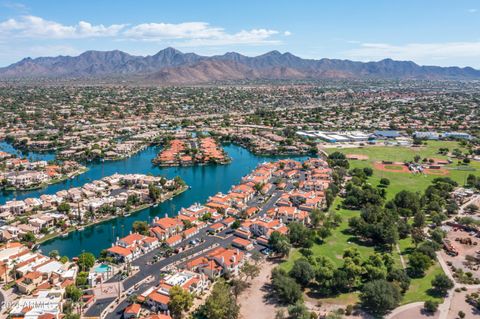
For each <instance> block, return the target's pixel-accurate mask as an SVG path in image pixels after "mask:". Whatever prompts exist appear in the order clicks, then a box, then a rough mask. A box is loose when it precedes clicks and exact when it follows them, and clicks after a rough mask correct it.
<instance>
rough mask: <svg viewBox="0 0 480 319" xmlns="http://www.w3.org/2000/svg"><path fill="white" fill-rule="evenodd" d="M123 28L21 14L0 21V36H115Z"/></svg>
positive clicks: (66, 37) (119, 25) (120, 25)
mask: <svg viewBox="0 0 480 319" xmlns="http://www.w3.org/2000/svg"><path fill="white" fill-rule="evenodd" d="M123 28H125V25H122V24H112V25H110V26H104V25H102V24H100V25H91V24H90V23H88V22H84V21H80V22H79V23H78V24H76V25H72V26H68V25H63V24H60V23H58V22H54V21H49V20H45V19H43V18H40V17H36V16H31V15H27V16H21V17H20V18H17V19H8V20H5V21H3V22H0V38H48V39H52V38H53V39H68V38H87V37H104V36H115V35H117V34H118V33H119V31H120V30H122V29H123Z"/></svg>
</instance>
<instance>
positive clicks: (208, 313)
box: [198, 279, 240, 319]
mask: <svg viewBox="0 0 480 319" xmlns="http://www.w3.org/2000/svg"><path fill="white" fill-rule="evenodd" d="M239 312H240V307H239V306H238V305H237V302H236V300H235V297H234V296H233V294H232V292H231V290H230V286H229V285H228V284H227V283H226V282H225V280H223V279H220V280H218V281H217V283H215V285H214V286H213V290H212V293H211V294H210V296H208V298H207V300H206V301H205V304H203V305H202V306H201V307H200V308H199V310H198V314H199V315H200V316H202V317H203V318H208V319H237V318H238V315H239Z"/></svg>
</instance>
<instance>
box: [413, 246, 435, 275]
mask: <svg viewBox="0 0 480 319" xmlns="http://www.w3.org/2000/svg"><path fill="white" fill-rule="evenodd" d="M431 264H432V260H431V259H430V257H428V256H427V255H425V254H423V253H421V252H418V251H415V252H413V253H412V254H411V255H410V258H409V259H408V265H409V270H410V273H411V274H412V276H415V277H423V276H424V275H425V271H426V270H427V269H428V268H429V267H430V266H431Z"/></svg>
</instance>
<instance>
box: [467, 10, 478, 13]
mask: <svg viewBox="0 0 480 319" xmlns="http://www.w3.org/2000/svg"><path fill="white" fill-rule="evenodd" d="M477 11H478V10H477V9H468V12H469V13H475V12H477Z"/></svg>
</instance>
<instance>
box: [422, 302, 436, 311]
mask: <svg viewBox="0 0 480 319" xmlns="http://www.w3.org/2000/svg"><path fill="white" fill-rule="evenodd" d="M423 309H425V311H426V312H429V313H435V312H436V311H437V309H438V302H436V301H434V300H427V301H425V303H424V304H423Z"/></svg>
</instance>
